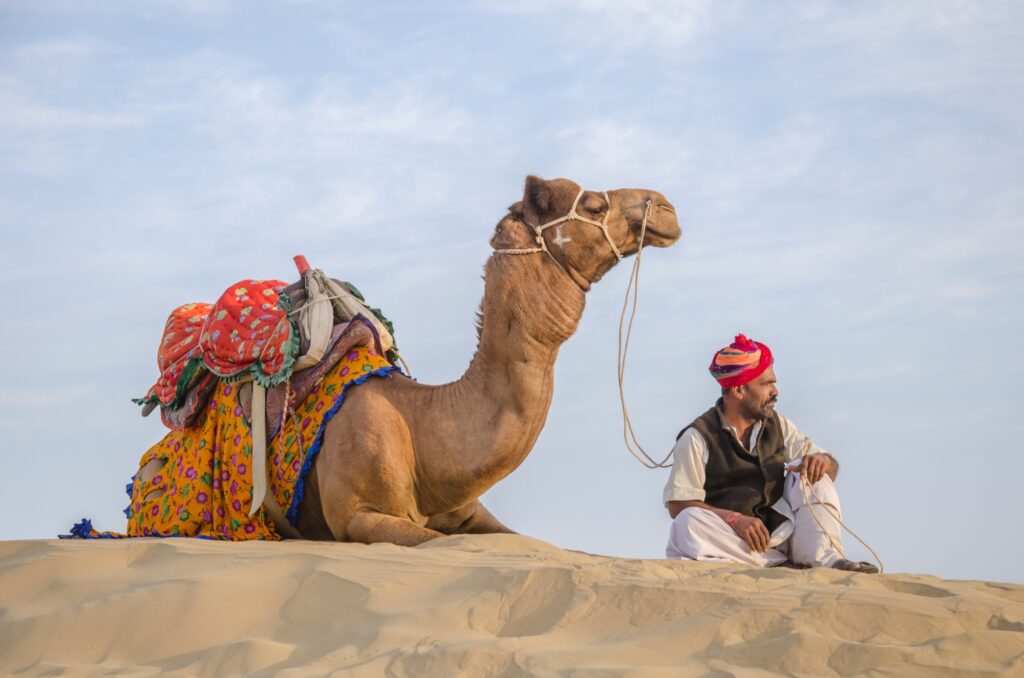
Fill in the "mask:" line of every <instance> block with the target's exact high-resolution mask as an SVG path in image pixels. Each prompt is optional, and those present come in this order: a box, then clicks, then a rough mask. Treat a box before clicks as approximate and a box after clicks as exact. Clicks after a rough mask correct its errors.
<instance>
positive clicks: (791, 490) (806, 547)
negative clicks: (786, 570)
mask: <svg viewBox="0 0 1024 678" xmlns="http://www.w3.org/2000/svg"><path fill="white" fill-rule="evenodd" d="M813 489H814V493H815V494H817V497H815V496H814V494H812V493H811V488H806V491H807V498H808V500H809V501H810V504H807V503H805V502H804V497H803V493H802V492H801V490H800V476H799V475H798V474H795V473H790V474H789V475H787V476H786V479H785V486H784V489H783V494H782V498H783V501H784V502H785V503H786V504H787V505H788V507H787V506H783V507H781V508H783V511H782V512H783V513H785V509H786V508H789V509H791V513H792V517H791V520H790V521H788V522H787V523H786V524H784V525H783V526H781V527H779V528H777V529H776V530H775V532H774V533H773V534H772V537H773V538H772V546H773V547H772V548H769V549H768V550H767V551H765V552H764V553H756V552H754V551H751V550H750V547H749V546H748V545H747V542H745V541H743V538H742V537H740V536H739V535H738V534H736V532H734V531H733V529H732V528H731V527H730V526H728V525H726V523H725V521H724V520H722V519H721V518H719V517H718V515H717V514H715V513H714V512H712V511H709V510H707V509H703V508H688V509H684V510H683V511H680V512H679V515H677V516H676V517H675V519H674V520H673V521H672V526H671V527H670V528H669V533H668V546H667V547H666V548H665V556H666V557H668V558H671V559H684V560H707V561H712V562H729V563H745V564H747V565H757V566H761V567H772V566H774V565H779V564H780V563H783V562H785V561H786V560H790V561H792V562H794V563H796V564H798V565H808V566H812V567H815V566H821V567H831V566H832V564H833V563H834V562H836V561H837V560H839V559H840V558H842V557H843V551H842V541H841V538H840V526H839V522H838V521H837V520H836V519H835V517H834V515H833V514H835V515H839V516H840V517H842V514H841V513H840V509H839V496H838V495H837V494H836V486H835V485H834V484H833V483H832V479H831V478H830V477H828V475H825V476H824V477H822V479H821V480H819V481H818V482H817V483H815V484H814V486H813ZM819 501H820V502H821V503H820V504H819V503H818V502H819ZM821 504H826V505H827V506H822V505H821ZM829 509H831V512H830V510H829ZM812 511H813V515H812ZM815 516H817V519H818V520H817V521H815V519H814V517H815ZM818 522H820V523H821V525H822V526H823V527H824V528H825V530H826V531H827V533H828V534H826V533H825V532H823V531H822V528H821V527H819V526H818ZM829 535H830V536H831V538H832V539H831V541H830V540H829ZM833 543H835V544H837V545H838V546H839V548H836V547H834V546H832V544H833Z"/></svg>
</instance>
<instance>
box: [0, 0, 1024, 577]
mask: <svg viewBox="0 0 1024 678" xmlns="http://www.w3.org/2000/svg"><path fill="white" fill-rule="evenodd" d="M1021 45H1024V6H1022V5H1021V4H1020V3H1015V2H1009V1H1005V2H1004V1H999V0H993V1H990V2H984V3H981V2H958V1H956V0H948V1H946V2H925V1H908V2H900V3H890V2H881V1H866V2H858V3H845V2H823V1H822V2H816V1H813V0H810V1H807V2H779V3H762V2H756V1H754V0H751V1H749V2H739V1H735V0H722V1H717V2H711V1H704V0H693V1H690V2H686V1H676V2H670V1H667V0H634V1H632V2H618V1H616V0H551V1H548V2H527V1H525V0H523V1H516V0H513V1H508V0H505V1H498V0H494V1H487V0H479V1H467V2H438V3H419V2H388V3H357V2H312V1H298V0H295V1H291V2H277V3H270V2H255V3H243V2H241V1H240V0H237V1H233V0H183V1H178V2H172V1H170V0H167V1H165V2H159V1H154V2H148V3H136V2H127V1H120V2H113V1H97V2H91V3H79V2H72V1H70V0H68V1H51V0H37V1H34V2H10V1H7V0H0V235H2V249H0V284H2V285H3V286H4V288H5V289H7V290H8V292H7V294H5V295H3V299H2V301H0V312H2V315H3V317H4V318H5V319H6V320H5V322H4V328H5V329H4V331H3V332H2V333H0V351H2V355H3V356H4V367H3V369H0V479H2V480H3V485H4V491H3V492H2V493H0V539H48V538H53V537H54V536H55V535H57V534H58V533H61V532H66V531H67V530H68V528H70V526H71V525H72V524H73V523H74V522H76V521H77V520H79V519H80V518H82V517H86V516H87V517H90V518H91V519H92V520H93V522H94V524H95V525H96V527H98V528H100V529H110V530H121V529H124V516H123V514H122V513H121V510H122V509H123V508H124V506H125V504H126V499H127V498H126V497H125V495H124V485H125V483H126V482H127V481H128V479H129V478H130V477H131V475H132V474H133V473H134V472H135V471H136V469H137V464H138V459H139V457H141V455H142V453H143V452H145V450H146V449H147V448H148V447H150V446H151V445H153V444H154V443H156V442H157V441H158V440H159V439H160V438H161V437H162V436H163V435H164V433H165V429H163V427H162V425H161V423H160V421H159V419H158V418H157V417H155V416H154V417H150V418H146V419H144V418H142V417H140V416H139V411H138V408H137V407H136V406H135V405H133V404H132V403H131V398H133V397H138V396H141V395H142V394H144V393H145V391H146V390H147V389H148V387H149V386H150V385H151V384H152V383H153V382H154V381H155V379H156V376H157V368H156V360H155V357H156V348H157V343H158V341H159V339H160V334H161V331H162V328H163V323H164V321H165V319H166V317H167V314H168V313H169V312H170V310H171V309H173V308H174V307H176V306H178V305H180V304H183V303H186V302H190V301H211V302H212V301H213V300H214V299H216V297H217V296H219V295H220V293H221V292H223V291H224V290H225V289H226V288H227V287H228V286H229V285H231V284H232V283H234V282H235V281H237V280H241V279H245V278H277V279H282V280H292V279H294V278H295V277H296V274H295V271H294V267H293V264H292V259H291V258H292V256H293V255H295V254H299V253H301V254H304V255H306V257H307V258H308V259H309V260H310V262H311V263H312V264H313V265H314V266H317V267H319V268H322V269H323V270H325V271H327V272H328V273H329V274H331V275H333V276H335V277H340V278H344V279H346V280H349V281H352V282H354V283H355V284H357V285H358V286H359V288H360V289H361V290H362V291H363V292H364V293H365V294H366V295H367V297H368V298H369V300H370V301H371V302H372V303H373V304H374V305H376V306H379V307H381V308H382V309H384V311H385V313H386V314H387V315H388V316H389V317H390V318H391V319H392V320H393V321H394V322H395V326H396V336H397V339H398V342H399V345H400V346H401V347H402V349H403V354H404V355H405V357H406V359H407V360H408V362H409V364H410V366H411V368H412V372H413V376H415V377H416V378H417V379H418V380H419V381H421V382H423V383H428V384H430V383H444V382H448V381H451V380H453V379H456V378H458V377H459V376H460V375H461V374H462V372H463V371H464V370H465V368H466V367H467V366H468V364H469V360H470V358H471V356H472V354H473V351H474V349H475V346H476V333H475V327H474V320H475V313H476V311H477V308H478V306H479V302H480V297H481V295H482V292H483V282H482V279H481V275H482V266H483V264H484V262H485V261H486V259H487V257H488V256H489V253H490V247H489V245H488V241H489V239H490V236H491V234H492V233H493V229H494V225H495V224H496V223H497V222H498V220H499V219H500V218H501V217H502V216H503V215H504V214H505V213H506V208H507V207H508V205H510V204H511V203H513V202H515V201H517V200H518V199H519V198H520V197H521V196H522V190H523V181H524V178H525V177H526V176H527V175H529V174H535V175H538V176H541V177H545V178H555V177H567V178H570V179H573V180H574V181H576V182H578V183H580V184H581V185H583V186H584V187H586V188H587V189H590V190H604V189H615V188H623V187H644V188H651V189H655V190H658V191H660V192H662V193H663V194H664V195H665V196H667V197H668V199H669V200H671V201H672V202H673V204H674V205H675V207H676V209H677V212H678V214H679V215H680V222H681V224H682V227H683V237H682V239H681V240H680V242H679V243H678V244H676V245H675V246H674V247H672V248H670V249H664V250H655V249H652V250H649V251H647V252H646V253H645V256H644V257H643V266H642V269H641V272H640V286H641V292H640V303H639V312H638V316H637V320H636V326H635V329H634V334H633V340H632V344H631V346H632V348H631V354H630V358H629V365H628V370H627V374H626V396H627V399H628V403H629V407H630V412H631V415H632V419H633V423H634V426H635V428H636V431H637V433H638V436H639V438H640V441H641V443H642V444H643V445H644V447H645V448H646V449H647V450H648V451H649V452H650V453H651V454H652V456H656V457H659V458H660V457H663V456H664V455H665V454H667V453H668V452H669V450H671V448H672V444H673V442H674V440H675V436H676V434H677V433H678V431H679V430H680V429H681V428H683V427H684V426H685V425H686V424H688V423H689V422H690V421H692V420H693V419H694V418H695V417H696V416H697V415H699V414H700V413H702V412H703V411H705V410H706V409H707V408H708V407H709V406H711V404H712V403H713V402H714V400H715V398H716V397H717V388H716V384H715V382H714V381H713V380H712V379H711V377H710V376H709V375H708V372H707V366H708V363H709V362H710V359H711V356H712V355H713V353H714V352H715V351H716V350H717V349H719V348H721V347H722V346H724V345H725V344H727V343H729V342H730V341H731V340H732V337H733V335H735V334H736V333H738V332H744V333H746V334H747V335H748V336H751V337H753V338H755V339H758V340H760V341H763V342H765V343H766V344H768V345H769V346H770V347H771V348H772V351H773V353H774V354H775V358H776V365H775V369H776V373H777V375H778V378H779V388H780V391H781V397H780V400H779V405H778V410H779V412H780V413H782V414H784V415H786V416H787V417H789V418H790V419H792V420H793V421H794V422H795V423H796V425H797V426H798V427H799V428H800V429H801V430H802V431H803V432H805V433H807V434H808V435H809V436H810V437H811V438H812V439H813V440H814V441H815V442H816V443H817V444H819V445H821V446H822V447H824V448H826V449H828V450H829V451H830V452H832V453H833V454H834V455H835V456H836V457H837V458H838V459H839V460H840V462H841V465H842V468H841V472H840V476H839V480H838V489H839V492H840V496H841V498H842V504H843V514H844V518H845V519H846V522H847V523H848V524H849V525H850V527H851V528H853V529H854V530H855V531H856V532H857V533H858V534H860V535H861V536H862V537H864V538H865V539H866V540H867V541H868V542H869V543H870V544H871V545H872V546H873V547H874V548H875V550H876V551H877V552H878V553H879V555H880V556H881V557H882V559H883V561H884V563H885V565H886V568H887V571H890V572H915V573H926V574H933V575H936V576H941V577H952V578H962V579H986V580H997V581H1012V582H1018V583H1024V568H1022V567H1021V565H1020V562H1021V560H1022V559H1024V536H1022V534H1021V531H1020V529H1019V527H1018V526H1017V524H1016V519H1017V516H1018V515H1019V513H1020V508H1019V502H1018V500H1017V498H1018V496H1019V492H1020V490H1019V489H1018V486H1019V485H1020V484H1021V483H1022V482H1024V461H1022V458H1024V455H1022V451H1021V449H1020V448H1019V440H1020V428H1019V427H1020V424H1019V420H1018V419H1017V417H1018V416H1020V412H1021V410H1022V405H1024V399H1022V396H1021V384H1022V376H1024V361H1021V360H1019V359H1018V358H1016V357H1015V356H1017V355H1018V354H1019V353H1020V348H1019V347H1017V348H1015V346H1017V344H1016V342H1018V341H1020V340H1021V335H1022V331H1024V322H1022V317H1021V304H1020V301H1019V299H1020V296H1021V293H1022V292H1024V257H1022V256H1021V252H1022V251H1024V181H1022V179H1024V169H1022V168H1024V59H1022V57H1024V48H1022V47H1021ZM630 264H631V260H630V261H626V262H623V264H620V265H619V266H618V267H617V268H616V269H614V270H613V271H611V272H610V273H609V274H608V275H607V276H605V278H604V279H603V280H602V281H600V283H598V284H597V285H595V286H594V288H593V289H592V290H591V292H590V293H589V295H588V299H587V309H586V312H585V314H584V316H583V319H582V321H581V323H580V327H579V330H578V331H577V333H576V335H575V336H573V337H572V338H571V339H570V340H569V341H568V342H567V343H566V344H565V345H564V346H563V348H562V350H561V353H560V356H559V360H558V363H557V366H556V383H555V394H554V401H553V404H552V406H551V410H550V412H549V415H548V420H547V424H546V427H545V429H544V431H543V433H542V434H541V436H540V438H539V440H538V441H537V444H536V446H535V447H534V449H533V451H532V453H531V455H530V456H529V457H528V458H527V460H526V461H525V463H524V464H523V465H522V466H521V467H520V468H519V469H517V470H516V471H515V472H514V473H512V474H511V475H510V476H509V477H507V478H506V479H504V480H503V481H501V482H500V483H498V484H497V485H496V486H495V487H494V488H492V489H491V490H490V491H489V492H488V493H487V494H486V495H485V497H484V502H485V504H486V505H487V506H488V507H489V508H490V509H491V510H492V512H493V513H494V514H495V515H496V516H498V517H499V518H500V519H501V520H503V521H504V522H505V523H506V524H507V525H509V526H510V527H511V528H513V529H515V530H517V531H519V532H522V533H524V534H527V535H530V536H533V537H537V538H540V539H543V540H546V541H549V542H551V543H554V544H557V545H559V546H562V547H564V548H570V549H578V550H583V551H587V552H591V553H598V554H606V555H614V556H622V557H631V558H634V557H635V558H659V557H663V555H664V546H665V541H666V536H667V532H668V526H669V518H668V515H667V513H666V511H665V509H664V507H663V505H662V502H661V493H662V488H663V486H664V484H665V480H666V478H667V471H665V470H648V469H646V468H643V467H642V466H640V465H639V464H638V463H637V462H636V461H635V460H633V458H632V457H630V456H629V454H628V453H627V451H626V449H625V447H624V445H623V442H622V424H621V414H620V411H619V403H618V388H617V385H616V378H615V351H616V331H617V324H618V319H619V312H620V310H621V305H622V301H623V296H624V294H625V290H626V284H627V279H628V273H629V270H628V269H629V265H630ZM343 414H344V411H342V416H343ZM846 543H847V551H848V555H850V556H851V557H856V558H862V557H866V556H868V554H867V551H866V550H865V549H864V548H863V547H861V546H859V545H858V544H857V543H856V542H855V541H854V540H853V539H852V538H851V537H849V536H847V542H846Z"/></svg>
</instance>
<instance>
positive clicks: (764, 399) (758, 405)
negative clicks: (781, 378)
mask: <svg viewBox="0 0 1024 678" xmlns="http://www.w3.org/2000/svg"><path fill="white" fill-rule="evenodd" d="M740 388H741V389H744V393H743V399H742V400H741V401H740V406H741V407H742V408H743V410H744V414H746V415H747V416H748V417H750V418H751V419H766V418H768V417H769V416H771V414H772V412H773V411H774V410H775V401H777V400H778V399H779V389H778V388H776V380H775V368H772V367H769V368H768V369H767V370H765V371H764V372H762V373H761V376H759V377H758V378H757V379H754V380H753V381H749V382H747V383H746V384H744V385H743V386H741V387H740Z"/></svg>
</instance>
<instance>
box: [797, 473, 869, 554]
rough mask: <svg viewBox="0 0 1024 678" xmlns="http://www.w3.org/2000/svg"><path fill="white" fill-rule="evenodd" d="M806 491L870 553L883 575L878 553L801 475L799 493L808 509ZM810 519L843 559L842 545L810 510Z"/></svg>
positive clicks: (808, 502) (808, 503)
mask: <svg viewBox="0 0 1024 678" xmlns="http://www.w3.org/2000/svg"><path fill="white" fill-rule="evenodd" d="M807 490H810V491H811V494H812V495H814V499H815V500H816V503H817V504H818V506H821V507H822V508H824V509H825V510H826V511H827V512H828V514H829V515H830V516H832V517H833V518H835V521H836V522H837V523H839V524H840V525H841V526H842V527H843V529H844V530H846V531H847V532H849V533H850V534H851V535H853V538H854V539H856V540H857V541H859V542H860V543H861V544H863V545H864V548H866V549H867V550H868V551H871V555H873V556H874V557H875V560H877V561H878V573H879V574H885V563H883V562H882V557H881V556H879V555H878V552H877V551H875V549H873V548H871V544H869V543H867V542H866V541H864V540H863V539H862V538H861V536H860V535H859V534H857V533H856V532H854V531H853V530H851V529H850V526H849V525H847V524H846V523H844V522H843V520H842V518H840V517H839V512H838V511H836V510H835V509H834V508H833V507H832V505H831V504H826V503H825V502H823V501H822V500H821V497H819V496H818V493H817V492H815V491H814V487H813V486H812V485H811V483H810V481H808V480H807V479H806V478H804V475H803V474H802V473H801V474H800V493H801V494H803V496H804V506H807V507H808V508H810V507H811V502H810V501H809V500H808V498H807ZM811 517H812V518H814V522H815V523H817V524H818V529H819V530H821V531H822V533H823V534H824V535H825V536H826V537H828V542H829V543H830V544H831V545H832V548H834V549H835V550H836V551H839V553H841V554H843V557H844V558H845V557H846V554H845V553H843V547H842V545H841V544H837V543H836V542H835V540H834V539H832V535H831V534H830V533H829V531H828V530H826V529H825V526H824V525H822V524H821V521H820V520H818V516H817V515H816V514H815V513H814V511H813V510H811Z"/></svg>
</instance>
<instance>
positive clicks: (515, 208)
mask: <svg viewBox="0 0 1024 678" xmlns="http://www.w3.org/2000/svg"><path fill="white" fill-rule="evenodd" d="M508 213H509V214H511V215H512V216H514V217H515V218H516V219H522V218H523V201H522V200H520V201H519V202H514V203H512V204H511V205H509V206H508Z"/></svg>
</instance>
